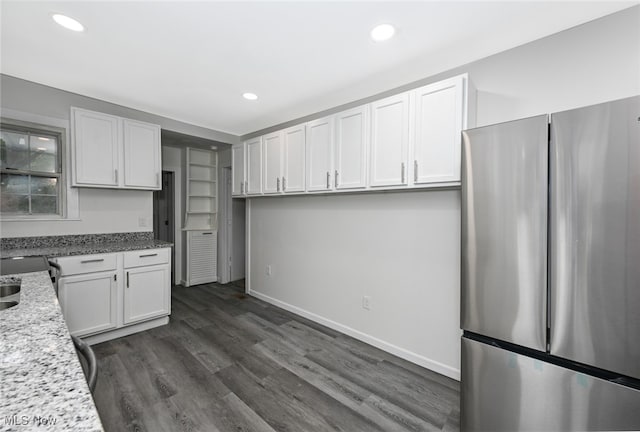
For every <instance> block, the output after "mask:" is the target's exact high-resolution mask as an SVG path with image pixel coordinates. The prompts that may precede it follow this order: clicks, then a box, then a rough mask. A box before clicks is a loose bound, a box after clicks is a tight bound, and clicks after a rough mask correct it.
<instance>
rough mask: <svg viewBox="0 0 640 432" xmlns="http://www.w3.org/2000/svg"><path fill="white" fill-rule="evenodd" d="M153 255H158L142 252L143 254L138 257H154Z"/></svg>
mask: <svg viewBox="0 0 640 432" xmlns="http://www.w3.org/2000/svg"><path fill="white" fill-rule="evenodd" d="M154 256H158V254H157V253H152V254H144V255H140V258H147V257H154Z"/></svg>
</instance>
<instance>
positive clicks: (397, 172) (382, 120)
mask: <svg viewBox="0 0 640 432" xmlns="http://www.w3.org/2000/svg"><path fill="white" fill-rule="evenodd" d="M408 156H409V93H408V92H406V93H401V94H399V95H395V96H391V97H388V98H386V99H382V100H379V101H376V102H373V103H372V104H371V181H370V185H371V186H373V187H375V186H401V185H406V184H407V162H408Z"/></svg>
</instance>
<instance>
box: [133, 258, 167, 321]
mask: <svg viewBox="0 0 640 432" xmlns="http://www.w3.org/2000/svg"><path fill="white" fill-rule="evenodd" d="M169 273H170V272H169V266H168V265H167V264H163V265H155V266H146V267H137V268H132V269H126V270H125V287H124V323H125V324H131V323H134V322H137V321H144V320H147V319H151V318H155V317H159V316H163V315H168V314H169V312H170V306H169V304H170V296H171V285H170V283H169Z"/></svg>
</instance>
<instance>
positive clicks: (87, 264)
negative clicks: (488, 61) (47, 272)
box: [56, 254, 117, 276]
mask: <svg viewBox="0 0 640 432" xmlns="http://www.w3.org/2000/svg"><path fill="white" fill-rule="evenodd" d="M56 261H57V262H58V264H60V268H61V270H60V271H61V274H60V276H69V275H75V274H83V273H95V272H101V271H109V270H115V269H116V267H117V260H116V254H99V255H78V256H72V257H63V258H58V259H57V260H56Z"/></svg>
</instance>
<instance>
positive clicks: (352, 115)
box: [333, 105, 369, 189]
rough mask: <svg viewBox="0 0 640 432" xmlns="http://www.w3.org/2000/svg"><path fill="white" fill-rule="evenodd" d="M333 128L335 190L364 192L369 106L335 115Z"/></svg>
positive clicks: (365, 184)
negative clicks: (334, 136)
mask: <svg viewBox="0 0 640 432" xmlns="http://www.w3.org/2000/svg"><path fill="white" fill-rule="evenodd" d="M335 127H336V141H335V164H334V171H333V182H334V185H335V188H336V189H362V188H365V187H366V186H367V153H368V152H367V149H368V148H369V105H365V106H361V107H358V108H354V109H350V110H348V111H344V112H341V113H338V114H336V115H335Z"/></svg>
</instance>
